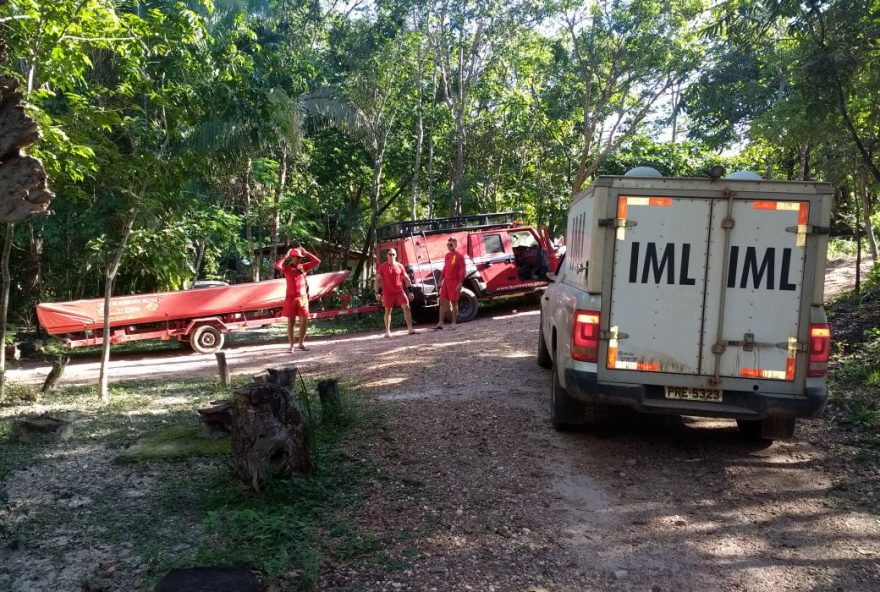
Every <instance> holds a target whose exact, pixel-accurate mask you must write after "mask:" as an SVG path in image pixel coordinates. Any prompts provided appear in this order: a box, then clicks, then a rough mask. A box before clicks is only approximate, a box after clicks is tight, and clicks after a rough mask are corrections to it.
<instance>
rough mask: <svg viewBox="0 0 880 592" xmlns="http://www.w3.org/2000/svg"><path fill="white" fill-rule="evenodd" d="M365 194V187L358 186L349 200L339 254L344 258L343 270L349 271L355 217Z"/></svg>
mask: <svg viewBox="0 0 880 592" xmlns="http://www.w3.org/2000/svg"><path fill="white" fill-rule="evenodd" d="M363 192H364V186H363V185H358V186H357V189H355V190H353V191H352V192H351V195H350V196H349V198H348V208H347V211H346V216H345V222H346V224H345V229H344V230H343V232H344V234H343V241H342V252H341V253H340V254H339V255H340V257H341V258H342V267H343V269H348V254H349V252H350V251H351V230H352V228H354V220H355V216H356V215H357V212H358V205H359V204H360V203H361V195H362V194H363Z"/></svg>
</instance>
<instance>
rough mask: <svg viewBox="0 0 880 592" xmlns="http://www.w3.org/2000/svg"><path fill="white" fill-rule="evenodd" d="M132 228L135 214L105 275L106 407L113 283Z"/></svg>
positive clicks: (103, 357)
mask: <svg viewBox="0 0 880 592" xmlns="http://www.w3.org/2000/svg"><path fill="white" fill-rule="evenodd" d="M132 228H134V213H132V214H131V215H130V216H129V219H128V224H127V225H126V227H125V231H124V233H123V235H122V241H121V242H120V244H119V249H118V250H117V251H116V255H115V256H114V258H113V263H111V264H110V265H109V266H108V267H107V269H106V270H105V273H104V344H103V346H104V347H103V350H102V352H101V374H100V377H99V379H98V383H99V385H100V389H101V402H102V403H104V404H105V405H109V404H110V374H109V370H110V368H109V366H110V298H111V297H112V296H113V281H114V280H115V279H116V273H117V272H118V271H119V264H120V263H122V256H123V255H124V254H125V245H126V244H128V237H130V236H131V231H132Z"/></svg>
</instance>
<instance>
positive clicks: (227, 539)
mask: <svg viewBox="0 0 880 592" xmlns="http://www.w3.org/2000/svg"><path fill="white" fill-rule="evenodd" d="M307 386H308V387H311V386H312V385H307ZM228 396H229V393H224V392H223V391H222V390H220V388H219V384H218V383H217V381H214V380H190V381H186V382H170V383H169V382H158V381H156V382H152V381H140V382H130V383H125V384H121V385H116V386H114V387H113V388H112V391H111V400H112V403H111V405H109V406H107V407H105V406H103V405H102V404H101V403H100V400H99V397H98V394H97V392H96V390H95V389H94V388H92V387H75V388H68V389H62V390H59V391H58V392H57V393H53V394H51V395H48V396H47V397H46V398H45V400H43V401H41V403H40V409H39V412H40V413H42V412H48V413H50V414H52V415H54V416H59V417H63V418H65V419H69V420H71V421H73V423H74V436H73V439H72V440H71V441H70V442H67V443H65V444H53V443H51V442H46V443H43V442H36V443H34V442H32V443H29V444H27V445H25V444H21V443H18V442H17V441H16V438H14V436H13V435H12V433H11V426H12V421H13V420H14V418H15V417H17V416H19V415H23V414H30V413H32V412H33V411H34V408H33V407H32V406H30V405H28V406H25V405H22V406H18V407H9V408H5V409H0V414H2V416H3V417H0V479H2V480H4V481H5V480H6V479H7V478H9V477H10V474H11V473H12V471H15V470H16V469H22V468H25V467H30V468H31V470H32V472H31V473H29V477H28V479H31V478H33V487H34V488H35V491H36V492H37V493H38V495H37V496H36V497H35V498H34V499H33V500H29V501H28V505H29V508H30V509H29V510H28V514H27V516H26V517H25V519H24V520H23V521H19V522H18V523H17V524H18V525H19V526H17V529H18V530H17V531H16V532H15V533H13V532H7V533H4V532H0V544H8V543H9V542H10V541H12V540H14V539H15V540H21V541H23V542H24V543H25V544H26V545H28V548H33V549H42V550H40V551H38V552H39V553H50V552H51V553H54V554H57V556H58V557H63V556H64V553H65V548H58V549H54V550H53V549H52V547H51V545H50V546H45V545H46V541H51V540H52V539H53V536H54V533H55V532H57V531H58V529H59V527H62V528H63V530H64V532H65V533H72V534H71V540H77V541H78V542H77V543H76V544H78V545H91V546H106V545H118V544H124V543H132V544H133V545H134V547H133V552H134V553H135V555H136V556H137V557H139V558H141V560H142V561H143V562H144V563H143V565H145V566H147V567H148V569H149V574H148V575H149V577H150V578H151V579H152V580H153V582H154V583H155V581H156V580H158V579H159V577H161V575H163V574H164V573H166V572H167V571H168V570H169V569H171V568H173V567H181V566H207V565H218V564H234V565H245V566H247V567H250V568H252V569H254V570H256V571H257V572H259V573H260V574H261V575H262V576H263V578H264V579H265V580H266V581H267V582H277V583H279V585H280V586H281V587H282V589H284V590H291V591H294V590H313V589H315V585H316V582H317V578H318V575H319V573H320V570H321V566H322V565H323V564H324V563H325V562H327V561H330V560H334V559H339V558H346V557H358V556H362V555H370V554H375V553H377V552H378V549H379V547H380V543H379V541H378V539H377V538H376V537H374V536H371V535H370V534H368V533H361V532H359V530H358V528H357V527H356V526H355V518H354V512H355V511H356V510H357V509H358V508H359V507H361V506H362V504H363V502H364V499H365V498H364V495H363V490H364V483H365V482H366V481H367V480H368V479H376V478H378V477H380V476H379V475H378V474H377V473H376V470H375V468H371V467H370V466H368V465H367V464H366V463H364V462H362V461H359V460H357V459H356V458H354V457H353V456H351V454H350V453H349V452H346V450H352V449H357V447H358V446H361V445H363V443H364V441H365V440H366V439H367V438H368V437H369V434H372V433H375V432H376V430H377V429H378V426H380V425H381V424H382V422H383V421H384V420H383V418H382V417H381V416H380V415H378V413H377V412H376V410H375V407H373V406H372V404H370V403H365V402H363V401H359V400H358V399H357V398H356V397H355V396H354V395H353V394H352V393H351V392H350V391H349V390H348V389H346V388H342V389H341V399H342V404H341V406H340V407H339V408H338V409H337V410H336V411H335V412H334V413H333V414H332V415H328V416H326V417H322V416H321V409H320V404H319V402H318V401H317V396H316V395H314V394H312V389H311V388H307V390H306V394H305V395H303V393H301V392H300V393H297V395H296V396H297V399H299V400H301V401H302V402H303V403H305V404H306V406H307V408H308V409H309V411H308V416H309V417H310V421H312V422H313V426H312V428H313V429H312V432H311V443H312V451H313V455H314V459H315V463H316V467H317V470H316V472H315V474H314V475H313V476H311V477H309V478H302V477H298V476H297V477H294V478H292V479H289V480H276V481H271V482H269V483H268V484H267V487H266V491H265V492H264V493H263V494H262V495H256V494H254V493H253V492H251V491H250V490H249V489H248V488H247V486H246V485H245V484H243V483H241V482H240V481H239V480H238V479H237V478H236V477H235V476H234V474H233V472H232V463H231V458H230V456H229V455H228V447H229V441H228V440H203V439H201V438H197V437H194V436H195V435H196V433H197V432H198V431H199V429H200V426H199V423H198V418H197V415H196V413H195V409H196V408H197V407H199V406H201V405H204V404H206V403H208V402H209V401H211V400H215V399H218V398H224V397H228ZM146 444H149V445H150V446H145V445H146ZM221 448H223V449H225V451H224V450H221ZM120 454H121V456H122V457H123V458H126V457H128V459H129V460H133V459H136V460H137V461H138V462H127V463H120V464H117V465H113V464H112V463H111V465H110V467H109V468H105V469H101V468H100V467H108V465H107V462H106V460H103V461H102V460H101V459H106V458H107V457H108V456H109V458H111V459H112V458H115V457H116V456H118V455H120ZM65 459H69V460H65ZM65 462H68V463H71V462H72V463H73V467H75V470H76V471H77V473H76V475H75V478H71V477H72V476H65V475H66V473H65V472H64V471H61V472H60V473H59V470H58V469H59V467H61V466H70V464H68V465H65V464H64V463H65ZM44 463H51V465H49V466H47V467H46V468H45V469H44V468H42V467H43V464H44ZM58 463H61V464H58ZM87 466H88V467H89V468H88V469H87V468H86V467H87ZM91 467H96V469H95V470H97V471H103V472H98V473H94V474H92V473H90V472H89V470H91ZM16 483H17V485H16V487H17V488H18V490H19V494H20V493H21V491H20V489H21V487H22V484H23V482H21V481H20V480H19V481H16ZM19 497H20V495H19ZM71 499H74V500H79V499H85V500H88V501H87V503H86V504H85V505H81V506H77V509H76V511H73V512H71V511H70V509H69V508H68V507H65V506H64V505H63V504H64V503H65V501H67V500H71ZM22 501H24V500H23V499H22V500H18V499H16V500H9V496H8V495H7V494H6V493H4V492H3V487H2V486H0V503H3V504H4V505H5V504H6V503H7V502H8V503H10V504H16V503H20V502H22ZM59 502H60V503H59ZM19 531H20V532H19Z"/></svg>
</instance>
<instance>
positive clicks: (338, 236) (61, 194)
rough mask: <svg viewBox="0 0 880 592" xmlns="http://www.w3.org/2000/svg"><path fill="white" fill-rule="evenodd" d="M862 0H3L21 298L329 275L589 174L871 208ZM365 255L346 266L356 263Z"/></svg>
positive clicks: (17, 305)
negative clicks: (738, 183) (794, 184)
mask: <svg viewBox="0 0 880 592" xmlns="http://www.w3.org/2000/svg"><path fill="white" fill-rule="evenodd" d="M878 29H880V3H878V1H877V0H811V1H809V2H807V3H803V2H794V1H772V2H771V1H765V0H726V1H722V2H720V3H709V2H708V1H706V0H675V1H672V2H661V1H659V0H543V1H542V2H524V1H523V2H519V1H505V2H500V1H479V2H476V1H470V0H353V1H350V2H344V3H340V2H322V1H320V0H217V1H214V2H211V1H210V0H188V1H186V2H180V1H170V0H147V1H129V0H56V1H54V2H39V1H37V0H7V1H5V2H3V3H0V32H2V38H3V40H4V42H5V45H6V46H7V53H8V56H7V59H6V61H5V63H3V64H2V66H0V73H2V74H6V75H10V76H13V77H15V78H17V79H18V81H19V83H20V88H21V90H22V92H23V94H24V96H25V99H26V102H27V109H28V113H29V114H30V115H31V116H32V117H33V118H34V119H35V120H36V122H37V124H38V126H39V129H40V133H41V140H40V141H39V142H37V143H36V144H34V145H33V146H32V147H31V148H30V149H29V152H30V154H32V155H33V156H35V157H38V158H40V159H41V160H42V161H43V163H44V165H45V167H46V171H47V174H48V176H49V183H50V186H51V189H52V191H53V192H54V193H55V195H56V198H55V201H54V202H53V203H52V208H51V209H52V211H51V215H48V216H44V217H40V218H36V219H34V220H31V221H30V222H28V223H27V224H19V225H17V226H15V227H14V228H13V227H10V228H8V229H7V230H6V232H7V234H9V233H11V240H12V242H13V245H14V248H13V249H12V251H11V257H12V259H11V267H12V270H13V277H14V278H16V279H15V281H14V282H13V283H12V299H11V302H12V311H11V314H12V320H13V322H15V323H16V324H22V325H23V324H27V323H28V322H30V319H31V318H32V314H33V305H34V304H35V303H36V302H38V301H51V300H66V299H74V298H83V297H94V296H97V295H100V294H101V293H103V290H104V286H105V282H106V281H107V276H106V274H105V273H103V271H102V270H106V269H108V266H111V265H112V262H113V260H114V257H115V256H116V255H117V254H120V257H121V259H120V261H119V267H118V269H119V275H118V278H117V280H116V291H117V292H121V293H133V292H140V291H151V290H167V289H180V288H182V287H183V286H184V285H185V284H186V283H187V282H191V281H193V280H195V279H227V280H236V279H238V280H241V279H248V280H258V279H261V278H265V277H268V275H269V274H270V273H271V265H270V263H271V259H272V258H273V257H274V255H275V254H276V252H277V251H276V250H277V249H278V248H280V247H279V245H287V244H303V245H305V246H307V247H309V248H312V249H314V250H316V251H318V252H320V253H322V254H323V255H324V258H325V261H326V266H327V267H328V269H336V268H340V267H343V266H345V265H346V264H347V262H348V253H349V252H351V251H354V252H361V253H363V254H365V255H366V254H367V253H369V251H370V250H371V248H372V245H373V244H374V233H375V229H376V227H377V226H379V225H381V224H382V223H385V222H388V221H393V220H401V219H410V218H422V217H437V216H444V215H453V214H459V213H476V212H488V211H503V210H519V211H522V212H523V217H524V218H525V219H526V220H528V221H530V222H532V223H536V224H541V225H547V226H549V227H550V231H551V232H553V233H559V232H561V231H563V230H564V224H565V210H566V207H567V205H568V202H569V200H570V198H571V195H572V193H573V192H577V191H578V190H579V189H581V188H582V187H583V186H585V184H588V183H589V182H590V180H591V179H592V178H593V177H595V176H596V175H598V174H622V173H623V172H625V171H626V170H627V169H628V168H631V167H632V166H636V165H650V166H654V167H655V168H657V169H659V170H660V171H661V172H662V173H663V174H668V175H682V176H695V175H702V174H705V171H707V170H708V168H709V167H711V166H712V165H714V164H718V163H723V164H727V165H728V168H734V169H736V168H750V169H752V170H755V171H757V172H759V173H760V174H762V175H764V176H765V177H768V178H783V179H785V178H788V179H796V178H800V179H814V180H826V181H830V182H832V183H834V184H835V186H836V187H837V188H838V189H839V192H840V197H841V199H840V200H839V204H838V208H837V212H836V216H837V218H838V219H839V220H840V221H842V222H843V223H845V224H849V225H853V224H854V223H855V218H854V216H855V213H856V211H857V209H858V211H859V212H860V216H861V222H862V223H863V224H865V223H867V224H868V225H869V227H870V222H871V216H872V215H874V216H875V218H874V221H876V214H874V212H876V210H877V206H876V204H877V199H876V191H877V187H878V186H880V169H878V166H880V163H878V156H877V153H878V142H880V107H878V105H880V100H878V99H880V96H878V94H880V87H878V82H880V81H878V76H880V74H878V73H880V67H878V66H880V60H878V56H880V46H878V45H877V41H876V40H877V39H878V38H880V35H878V33H880V30H878ZM367 269H368V261H367V259H366V256H364V257H362V258H361V262H360V263H359V264H358V265H357V266H356V269H355V271H356V275H364V274H366V273H367Z"/></svg>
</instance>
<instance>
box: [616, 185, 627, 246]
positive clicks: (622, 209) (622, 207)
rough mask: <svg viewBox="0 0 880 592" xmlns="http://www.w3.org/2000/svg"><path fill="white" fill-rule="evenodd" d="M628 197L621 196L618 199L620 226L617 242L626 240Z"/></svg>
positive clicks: (618, 221) (618, 220)
mask: <svg viewBox="0 0 880 592" xmlns="http://www.w3.org/2000/svg"><path fill="white" fill-rule="evenodd" d="M627 199H628V198H627V197H626V196H623V195H621V196H620V197H618V198H617V223H618V224H619V226H618V227H617V240H624V239H625V238H626V224H625V222H626V207H627Z"/></svg>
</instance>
